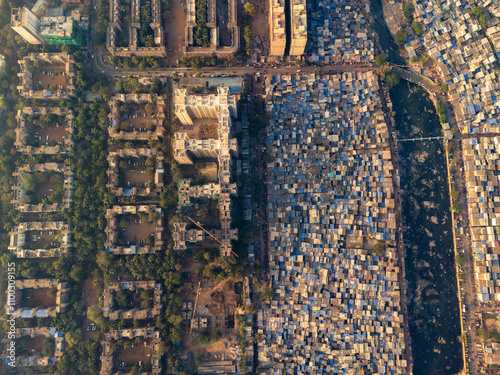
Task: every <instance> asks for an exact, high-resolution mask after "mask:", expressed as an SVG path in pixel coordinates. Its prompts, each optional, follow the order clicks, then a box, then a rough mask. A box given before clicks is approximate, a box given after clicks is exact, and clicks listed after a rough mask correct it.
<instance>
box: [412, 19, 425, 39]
mask: <svg viewBox="0 0 500 375" xmlns="http://www.w3.org/2000/svg"><path fill="white" fill-rule="evenodd" d="M411 28H412V29H413V31H414V32H415V34H416V35H417V36H421V35H422V33H423V30H422V26H420V24H419V23H418V22H417V21H413V22H412V24H411Z"/></svg>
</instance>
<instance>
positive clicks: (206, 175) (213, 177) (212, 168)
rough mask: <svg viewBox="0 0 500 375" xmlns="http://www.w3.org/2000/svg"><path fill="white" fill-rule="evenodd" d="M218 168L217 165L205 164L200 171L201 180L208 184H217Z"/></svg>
mask: <svg viewBox="0 0 500 375" xmlns="http://www.w3.org/2000/svg"><path fill="white" fill-rule="evenodd" d="M217 172H218V166H217V163H205V164H204V165H203V166H202V167H201V168H199V169H198V174H199V176H200V178H201V179H202V180H204V181H206V182H207V183H208V182H217V180H218V179H219V176H218V174H217Z"/></svg>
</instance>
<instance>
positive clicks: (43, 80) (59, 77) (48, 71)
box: [33, 64, 67, 91]
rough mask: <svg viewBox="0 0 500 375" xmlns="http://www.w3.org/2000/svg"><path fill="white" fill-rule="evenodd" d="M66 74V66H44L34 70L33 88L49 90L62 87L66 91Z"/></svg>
mask: <svg viewBox="0 0 500 375" xmlns="http://www.w3.org/2000/svg"><path fill="white" fill-rule="evenodd" d="M66 81H67V79H66V73H65V66H64V65H62V64H61V65H42V66H41V67H40V68H37V69H34V72H33V86H34V90H35V91H37V90H49V89H50V86H53V85H55V86H57V88H59V86H62V89H63V90H65V89H66Z"/></svg>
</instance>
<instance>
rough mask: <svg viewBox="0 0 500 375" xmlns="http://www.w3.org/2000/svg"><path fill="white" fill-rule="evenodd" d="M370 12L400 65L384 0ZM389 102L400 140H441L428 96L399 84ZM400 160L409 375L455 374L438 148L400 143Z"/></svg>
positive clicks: (451, 275)
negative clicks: (410, 357)
mask: <svg viewBox="0 0 500 375" xmlns="http://www.w3.org/2000/svg"><path fill="white" fill-rule="evenodd" d="M371 7H372V13H373V14H374V17H375V20H376V22H375V30H376V31H377V33H378V35H379V41H380V44H381V46H382V48H383V49H384V51H385V53H386V54H387V55H388V61H390V62H392V63H396V64H403V63H404V61H403V59H402V58H401V57H400V56H399V54H398V49H397V46H396V45H395V44H394V43H393V41H392V36H391V34H390V32H389V29H388V28H387V25H386V23H385V21H384V18H383V13H382V4H381V0H371ZM390 95H391V100H392V102H393V105H394V111H395V112H396V114H395V121H396V130H397V131H398V134H399V137H400V138H413V137H417V136H418V137H430V136H439V135H441V130H440V129H441V127H440V124H439V121H438V117H437V115H436V112H435V110H434V105H433V103H432V101H431V100H430V99H429V95H428V94H427V92H426V91H425V90H423V89H422V88H420V87H418V86H416V85H414V84H412V83H408V82H406V81H401V83H400V84H399V85H398V86H396V87H395V88H393V89H392V90H391V92H390ZM399 159H400V163H399V167H400V176H401V193H402V194H401V196H402V215H403V237H404V246H405V250H406V258H405V265H406V279H407V281H408V289H407V300H408V315H409V316H408V319H409V323H410V335H411V341H412V350H413V363H414V374H415V375H430V374H432V375H453V374H456V373H457V372H459V371H460V370H461V369H462V365H463V363H462V354H461V351H462V347H461V344H460V342H459V340H458V336H459V335H460V320H459V311H458V308H459V307H458V297H457V285H456V274H455V267H454V254H453V237H452V231H451V229H452V228H451V217H450V212H449V198H448V186H447V171H446V156H445V152H444V148H443V143H442V141H437V140H434V141H423V142H403V143H400V147H399Z"/></svg>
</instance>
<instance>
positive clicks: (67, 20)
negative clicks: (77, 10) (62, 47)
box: [40, 16, 85, 46]
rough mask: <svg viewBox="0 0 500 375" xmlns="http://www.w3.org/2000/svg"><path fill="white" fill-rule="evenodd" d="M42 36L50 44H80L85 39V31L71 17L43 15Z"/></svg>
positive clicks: (41, 22)
mask: <svg viewBox="0 0 500 375" xmlns="http://www.w3.org/2000/svg"><path fill="white" fill-rule="evenodd" d="M40 24H41V26H40V37H41V38H42V39H43V40H45V41H46V42H47V43H48V44H66V45H72V46H80V45H82V43H83V42H84V40H85V31H84V30H83V29H82V27H81V26H80V25H78V23H76V21H75V20H74V19H73V18H71V17H63V16H60V17H42V18H41V20H40Z"/></svg>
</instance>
